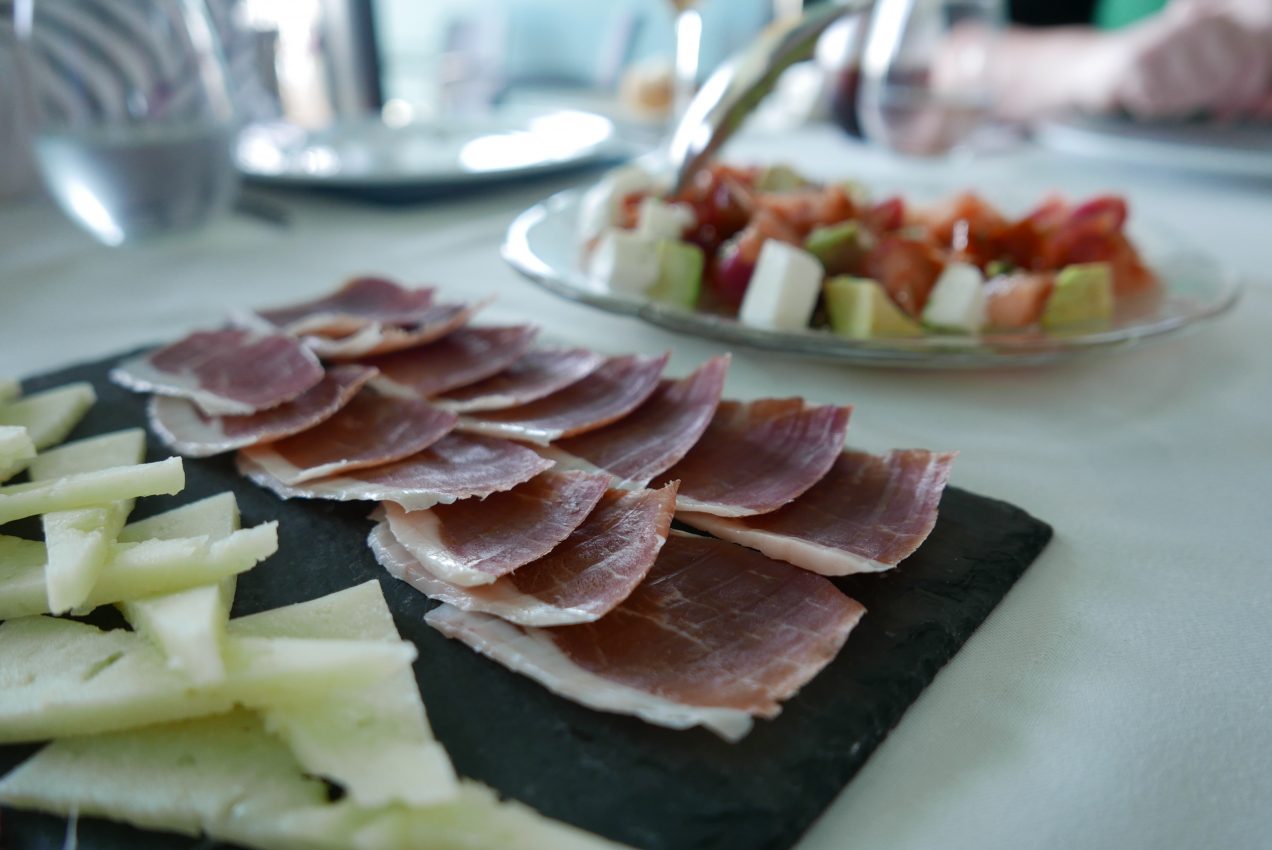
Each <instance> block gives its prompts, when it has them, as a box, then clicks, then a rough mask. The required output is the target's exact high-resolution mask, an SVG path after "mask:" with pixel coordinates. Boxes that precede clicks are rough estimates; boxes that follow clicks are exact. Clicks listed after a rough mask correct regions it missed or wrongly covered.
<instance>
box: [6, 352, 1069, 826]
mask: <svg viewBox="0 0 1272 850" xmlns="http://www.w3.org/2000/svg"><path fill="white" fill-rule="evenodd" d="M113 362H114V360H113V359H112V360H110V361H104V362H100V363H94V364H90V365H86V366H79V367H76V368H71V369H67V370H64V371H61V372H57V373H54V374H51V375H45V376H42V377H40V378H37V379H34V380H31V381H28V382H27V389H28V391H30V390H34V389H39V388H45V387H50V386H54V385H57V384H62V383H66V382H68V381H75V380H88V381H92V382H93V383H94V385H95V386H96V387H97V390H98V393H99V395H100V399H99V401H98V403H97V405H96V406H95V407H94V408H93V410H92V411H91V412H90V413H89V415H88V417H87V418H86V419H85V421H84V422H83V423H81V425H80V427H79V428H78V429H77V430H76V433H75V436H88V435H91V434H98V433H104V432H106V431H111V430H115V429H119V428H126V427H133V426H136V425H139V424H140V423H142V422H144V413H143V405H144V400H143V399H142V398H141V397H140V396H134V395H131V394H128V393H126V392H124V391H123V390H120V389H118V388H116V387H114V386H113V385H111V384H110V383H108V381H107V379H106V374H107V371H108V369H109V367H110V366H111V365H112V363H113ZM166 454H167V452H166V451H165V450H164V449H163V448H162V447H161V446H160V445H158V444H157V443H155V442H153V441H152V444H151V446H150V455H151V457H152V458H156V459H157V458H161V457H164V456H166ZM186 475H187V480H188V483H187V487H186V491H185V492H184V493H183V494H181V495H180V496H178V497H164V498H153V499H143V500H141V501H140V503H139V504H138V509H137V512H136V516H137V517H138V518H140V517H141V516H146V515H150V514H153V513H157V512H159V511H162V510H166V509H168V508H170V507H173V506H175V505H178V504H185V503H186V502H189V501H192V500H194V499H196V498H201V497H203V496H208V495H211V494H213V493H217V492H221V491H224V490H233V491H234V492H235V493H236V494H237V495H238V499H239V505H240V507H241V509H242V512H243V522H244V524H245V525H247V524H254V523H257V522H261V521H264V520H269V519H278V520H279V521H280V549H279V552H278V554H277V555H275V556H274V557H272V558H270V559H269V560H268V561H266V562H265V563H264V564H263V565H261V566H259V567H257V568H256V569H254V570H252V571H251V572H249V573H247V574H246V575H244V576H243V577H241V578H240V580H239V585H238V587H239V590H238V597H237V599H236V600H235V603H234V613H235V615H240V614H249V613H252V612H255V611H261V610H264V609H267V608H273V607H276V606H279V605H285V604H288V603H291V602H299V601H302V600H306V599H312V598H314V597H316V596H321V595H323V594H326V593H331V592H333V591H337V590H341V589H343V588H346V587H350V586H352V585H354V584H357V583H359V582H362V581H365V580H366V579H368V578H371V577H376V578H378V579H379V580H380V582H381V584H382V585H383V587H384V591H385V595H386V596H387V598H388V601H389V607H390V608H391V609H392V610H393V615H394V619H395V620H396V621H397V626H398V629H399V630H400V631H401V633H402V635H403V637H405V638H407V639H409V640H412V641H414V642H415V643H416V644H417V645H418V646H419V649H420V657H419V660H418V661H417V662H416V665H415V672H416V676H417V678H418V680H419V685H420V691H421V693H422V694H423V696H424V701H425V703H426V704H427V706H428V710H429V717H430V719H431V720H432V723H433V728H434V730H435V731H436V733H437V737H438V738H439V739H441V741H442V742H443V743H444V744H445V745H446V749H447V750H448V751H449V752H450V754H451V757H452V759H454V762H455V766H456V768H457V769H458V770H459V771H460V773H462V774H464V775H466V776H470V777H473V778H475V779H479V780H481V781H483V782H486V783H489V784H490V785H492V786H493V787H495V788H496V789H498V790H499V791H500V792H502V793H504V794H506V795H508V796H511V797H515V798H517V799H519V800H523V801H525V802H527V803H529V804H530V805H532V806H534V807H535V808H537V809H539V810H540V811H542V812H544V813H545V814H547V815H551V816H552V817H556V818H560V819H561V820H565V821H568V822H570V823H574V824H577V825H579V826H581V827H584V828H586V829H589V830H593V831H595V832H597V833H600V834H602V835H606V836H608V837H611V838H614V839H616V840H618V841H622V842H625V843H627V844H631V845H632V846H634V847H641V848H647V850H664V848H665V849H666V850H671V848H728V850H752V848H753V849H754V850H759V849H760V848H786V847H790V846H791V845H793V844H794V843H795V842H796V841H797V840H798V839H799V836H800V835H801V834H802V833H803V832H804V830H805V829H807V828H808V826H809V824H811V823H812V821H813V820H814V819H815V818H816V817H817V816H818V815H819V814H820V813H821V812H822V810H823V809H825V808H826V806H827V805H829V804H830V802H831V801H832V800H833V799H834V797H835V795H836V794H838V793H839V791H840V789H842V788H843V786H844V785H845V784H846V783H847V782H848V780H849V779H850V778H851V777H852V776H853V774H854V773H856V772H857V770H859V769H860V768H861V765H862V764H863V763H864V762H865V760H866V759H867V758H868V757H869V755H870V753H871V752H872V751H873V750H874V748H875V747H876V746H878V745H879V742H880V741H882V740H883V738H884V736H885V735H887V734H888V731H889V730H891V729H892V728H893V727H894V726H895V725H896V724H897V722H898V721H900V719H901V716H902V714H904V713H905V710H906V708H907V707H908V706H909V705H910V704H911V703H912V702H914V700H915V698H916V697H918V695H919V693H920V692H921V691H922V690H923V688H924V687H925V686H926V685H927V684H928V682H930V681H932V678H933V677H934V676H935V675H936V672H937V671H938V670H939V669H940V668H941V667H942V665H944V664H945V663H946V662H947V661H949V660H950V658H951V657H952V656H953V655H954V653H955V652H957V651H958V648H959V647H960V646H962V645H963V642H964V641H966V640H967V638H968V636H969V635H971V633H972V631H973V630H975V628H976V627H977V626H978V625H980V623H981V622H982V621H983V620H984V619H985V617H986V616H987V615H988V614H989V612H990V610H992V609H993V607H994V606H995V605H997V604H998V602H999V600H1001V599H1002V598H1003V596H1004V595H1005V594H1006V593H1007V591H1008V590H1009V589H1010V588H1011V586H1012V584H1013V583H1014V582H1015V581H1016V579H1017V578H1019V576H1020V575H1021V573H1023V572H1024V570H1025V568H1026V567H1027V566H1028V565H1029V564H1030V563H1031V562H1032V561H1033V560H1034V559H1035V558H1036V557H1037V556H1038V553H1039V552H1041V551H1042V548H1043V547H1044V546H1045V545H1046V543H1047V541H1048V540H1049V539H1050V538H1051V528H1050V527H1049V526H1047V525H1046V524H1045V523H1042V522H1040V521H1038V520H1036V519H1034V518H1033V517H1031V516H1029V515H1028V514H1026V513H1025V512H1024V511H1022V510H1020V509H1019V508H1016V507H1013V506H1012V505H1009V504H1006V503H1005V502H1000V501H997V500H994V499H988V498H985V497H984V496H978V495H975V494H973V493H968V492H966V491H964V490H959V489H956V488H951V489H949V490H947V491H946V493H945V497H944V499H943V500H942V502H941V513H940V519H939V521H938V522H937V525H936V529H935V530H934V531H933V532H932V535H931V537H930V538H929V539H928V540H927V542H925V543H924V544H923V546H922V548H921V549H920V550H919V551H918V552H917V553H916V554H915V555H914V556H912V557H911V558H909V559H908V560H907V561H906V562H905V563H904V564H903V565H902V566H901V568H900V569H898V570H895V571H893V572H892V573H890V574H883V575H868V576H858V577H855V578H846V579H841V580H839V581H837V584H839V586H840V587H841V588H843V590H844V591H846V592H847V593H849V594H850V595H852V596H853V597H855V598H857V599H859V600H861V602H862V603H863V604H864V605H865V606H866V608H867V611H868V613H867V614H866V616H865V618H864V619H863V620H862V622H861V625H860V626H858V628H857V629H856V631H854V632H853V633H852V635H851V636H850V637H849V639H848V643H847V645H846V646H845V647H844V650H843V651H842V652H841V653H840V654H839V657H838V658H836V659H835V661H834V662H833V663H831V664H830V666H828V667H827V668H826V669H825V670H824V671H823V672H822V673H821V674H820V675H819V676H817V678H815V679H814V680H813V681H812V682H811V683H809V684H808V686H807V687H805V688H804V689H803V691H801V692H800V693H799V694H798V695H797V696H795V697H794V698H793V699H791V700H790V701H789V702H788V703H787V704H786V706H785V708H784V710H783V711H782V714H781V716H779V717H778V718H777V719H776V720H773V721H760V722H758V723H757V724H756V727H755V729H754V731H752V732H751V734H750V735H748V736H747V737H746V738H744V739H743V740H742V741H740V742H739V743H736V744H729V743H726V742H725V741H723V740H721V739H719V738H717V737H715V736H714V735H712V734H711V733H709V732H705V731H702V730H691V731H687V732H675V731H671V730H668V729H662V728H659V727H655V726H650V725H648V724H646V723H643V722H642V721H640V720H636V719H634V718H630V717H624V716H619V715H613V714H603V713H600V712H595V711H591V710H589V709H586V708H583V707H581V706H579V705H576V704H574V703H571V702H569V701H567V700H564V699H562V698H560V697H557V696H555V695H553V694H551V693H549V692H548V691H547V690H545V689H543V688H541V687H540V686H539V685H537V684H535V683H534V682H532V681H530V680H529V679H526V678H524V677H522V676H518V675H515V674H513V673H510V672H508V671H507V670H505V669H503V668H502V667H500V666H499V665H497V664H495V663H494V662H492V661H489V660H487V659H485V658H483V657H481V656H479V655H477V654H476V653H474V652H472V651H471V650H469V649H468V648H467V647H466V646H464V645H462V644H460V643H457V642H454V641H450V640H447V639H446V638H444V637H442V636H441V635H440V634H439V633H437V632H435V631H433V630H432V629H430V628H428V627H427V626H425V625H424V623H423V615H424V612H425V611H427V610H428V609H429V608H431V607H433V603H432V602H430V601H429V600H428V599H426V598H425V597H424V596H422V595H421V594H419V593H417V592H415V591H414V590H412V589H411V588H409V587H408V586H407V585H405V584H403V583H401V582H398V581H396V580H394V579H392V578H390V577H388V575H387V574H385V573H384V571H383V570H381V569H380V568H379V567H378V566H377V565H376V563H375V560H374V559H373V558H372V556H371V553H370V552H369V551H368V549H367V547H366V545H365V538H366V534H367V531H368V530H369V529H370V527H371V524H370V523H369V522H368V521H367V519H366V514H367V513H368V506H366V505H359V504H342V503H336V502H299V501H294V502H281V501H279V500H278V499H277V498H275V497H274V496H273V495H271V494H270V493H268V492H266V491H264V490H261V489H258V488H256V487H254V486H252V485H251V484H249V483H248V482H247V481H245V480H243V479H241V478H239V477H238V476H237V475H236V474H235V472H234V468H233V464H232V462H231V461H230V460H229V459H228V458H215V459H211V460H195V461H187V462H186ZM34 749H35V748H34V747H30V746H27V747H15V746H8V747H0V773H3V772H7V771H8V770H9V769H10V768H11V767H13V766H15V765H16V764H18V762H20V761H21V760H22V759H23V758H25V757H26V756H27V755H28V754H30V753H31V752H33V751H34ZM898 790H899V791H903V790H904V789H898ZM916 802H919V803H920V804H921V801H916ZM78 834H79V847H80V848H82V850H151V848H153V850H159V848H194V847H198V848H208V847H211V846H223V845H217V844H214V843H211V842H208V841H207V840H198V839H192V838H189V837H184V836H176V835H168V834H160V833H153V832H141V831H138V830H134V829H131V828H129V827H125V826H121V825H117V824H110V823H107V822H104V821H98V820H93V819H84V820H81V821H80V823H79V826H78ZM65 836H66V823H65V821H64V820H62V819H59V818H53V817H49V816H46V815H38V814H32V813H26V812H17V811H13V810H10V809H5V810H3V813H2V826H0V848H4V850H32V848H49V850H58V848H61V847H62V846H63V841H64V839H65Z"/></svg>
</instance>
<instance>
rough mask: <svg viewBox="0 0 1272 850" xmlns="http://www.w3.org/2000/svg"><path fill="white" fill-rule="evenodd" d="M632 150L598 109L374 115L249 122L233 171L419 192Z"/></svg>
mask: <svg viewBox="0 0 1272 850" xmlns="http://www.w3.org/2000/svg"><path fill="white" fill-rule="evenodd" d="M635 152H636V151H635V150H634V149H633V146H632V145H631V144H630V143H628V142H626V141H624V139H623V138H621V137H620V135H619V133H618V132H617V128H616V127H615V124H614V122H613V121H611V120H610V119H609V118H606V117H605V116H603V115H598V114H596V113H593V112H586V111H582V110H577V109H501V110H497V111H495V112H492V113H490V114H487V115H472V116H464V115H457V116H453V117H449V118H446V119H444V120H439V121H437V122H434V123H420V122H417V123H410V124H406V125H404V126H400V127H390V126H389V125H387V124H385V123H384V122H382V121H380V120H379V119H378V118H367V119H363V120H358V121H353V122H344V123H340V124H337V125H334V126H332V127H329V128H325V129H323V130H313V131H307V130H304V129H302V128H299V127H296V126H294V125H291V124H281V123H279V124H256V125H252V126H249V127H248V128H246V129H245V130H244V131H243V133H242V134H241V135H240V137H239V142H238V148H237V151H236V157H237V161H238V167H239V170H240V171H241V172H242V173H243V174H244V175H245V176H246V177H248V178H249V179H252V180H255V181H258V182H262V183H268V184H273V185H279V186H296V187H308V188H324V189H340V190H346V191H355V192H364V193H372V194H376V193H378V194H385V193H392V192H404V191H405V192H421V191H423V192H427V191H430V190H442V189H450V188H455V187H465V186H472V185H475V184H486V183H492V182H498V181H504V180H513V179H519V178H525V177H532V176H536V175H541V174H548V173H552V172H557V171H563V170H567V169H570V168H579V167H583V166H589V165H596V164H599V163H604V162H615V161H618V160H622V159H626V158H627V157H629V156H631V155H632V154H633V153H635Z"/></svg>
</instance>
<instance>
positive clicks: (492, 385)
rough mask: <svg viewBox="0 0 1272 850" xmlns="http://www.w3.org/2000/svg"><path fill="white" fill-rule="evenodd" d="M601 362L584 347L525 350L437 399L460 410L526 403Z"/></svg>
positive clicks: (565, 384)
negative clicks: (501, 367) (483, 377)
mask: <svg viewBox="0 0 1272 850" xmlns="http://www.w3.org/2000/svg"><path fill="white" fill-rule="evenodd" d="M604 362H605V357H604V356H603V355H600V354H597V353H596V352H595V351H588V350H587V349H586V348H563V349H538V350H535V351H528V352H526V354H525V356H524V357H522V358H521V359H520V360H518V361H517V362H516V363H513V364H512V365H511V366H509V367H508V368H507V369H505V370H504V371H503V372H500V373H499V374H498V375H495V376H494V377H493V378H487V379H486V380H484V381H481V382H480V383H477V384H473V385H471V386H467V387H463V388H461V389H457V390H452V391H451V392H448V393H446V394H445V395H444V396H443V397H441V398H439V399H437V403H438V404H439V405H441V406H442V407H445V408H447V409H448V410H455V411H459V412H461V413H463V412H472V411H478V410H499V409H501V408H505V407H516V406H517V405H521V404H529V403H530V402H532V401H537V400H539V399H541V398H543V397H545V396H549V395H552V394H553V393H555V392H557V391H558V390H563V389H565V388H566V387H568V386H570V384H573V383H575V382H576V381H580V380H582V379H583V378H585V377H587V376H588V375H590V374H592V373H593V372H595V371H596V370H597V368H598V367H599V366H600V365H601V364H602V363H604Z"/></svg>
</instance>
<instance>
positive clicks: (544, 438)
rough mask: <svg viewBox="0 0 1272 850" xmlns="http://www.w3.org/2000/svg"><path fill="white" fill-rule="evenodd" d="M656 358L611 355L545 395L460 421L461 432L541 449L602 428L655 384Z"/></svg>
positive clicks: (659, 361) (661, 362) (662, 360)
mask: <svg viewBox="0 0 1272 850" xmlns="http://www.w3.org/2000/svg"><path fill="white" fill-rule="evenodd" d="M666 365H667V355H666V354H664V355H662V356H661V357H640V356H637V355H629V356H626V357H612V358H610V359H609V360H607V361H606V362H605V363H604V364H603V365H602V366H600V367H599V368H598V369H597V370H596V371H595V372H593V373H592V374H590V375H588V376H587V377H586V378H583V379H582V380H580V381H576V382H575V383H573V384H571V385H570V386H568V387H566V388H565V389H563V390H560V391H559V392H555V393H553V394H552V395H550V396H546V397H545V398H541V399H539V400H538V401H532V402H530V403H529V404H523V405H520V406H518V407H510V408H507V409H505V410H494V411H489V412H486V413H483V414H481V415H480V416H477V417H466V418H464V419H462V420H460V425H459V427H460V429H461V430H464V431H471V432H473V433H476V434H486V435H488V436H493V437H507V438H509V439H513V440H525V441H526V442H530V443H541V444H544V445H546V444H547V443H550V442H552V441H553V440H559V439H561V438H562V437H571V436H574V435H575V434H582V433H584V432H586V431H591V430H593V429H596V428H600V427H603V426H605V425H608V424H610V423H611V422H614V421H616V420H618V419H621V418H622V417H624V416H626V415H627V414H628V413H631V412H632V411H633V410H635V409H636V408H637V407H639V406H640V404H641V403H642V402H643V401H644V400H645V399H647V398H649V395H650V394H651V393H652V392H653V391H654V390H655V389H656V388H657V386H658V376H659V375H661V374H662V370H663V367H664V366H666Z"/></svg>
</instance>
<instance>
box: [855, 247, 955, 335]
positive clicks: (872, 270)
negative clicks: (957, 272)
mask: <svg viewBox="0 0 1272 850" xmlns="http://www.w3.org/2000/svg"><path fill="white" fill-rule="evenodd" d="M943 268H944V263H942V262H941V256H940V252H939V251H937V249H935V248H934V247H932V246H931V245H929V244H928V243H926V242H921V241H919V240H917V239H906V238H905V237H901V236H886V237H884V238H883V239H881V240H880V241H879V244H877V245H875V247H874V248H872V249H871V250H870V253H869V254H867V255H866V274H867V275H868V276H870V277H871V278H873V279H874V280H876V281H878V282H879V283H880V285H882V286H883V288H884V289H885V290H886V291H887V293H888V295H890V296H892V300H893V301H895V302H896V303H897V306H899V307H900V308H901V309H902V310H904V311H905V312H907V313H909V314H910V315H911V316H918V315H919V314H920V313H922V312H923V305H924V304H926V303H927V299H928V295H929V294H930V293H931V292H932V287H933V285H935V284H936V279H937V278H938V277H940V276H941V270H942V269H943Z"/></svg>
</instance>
